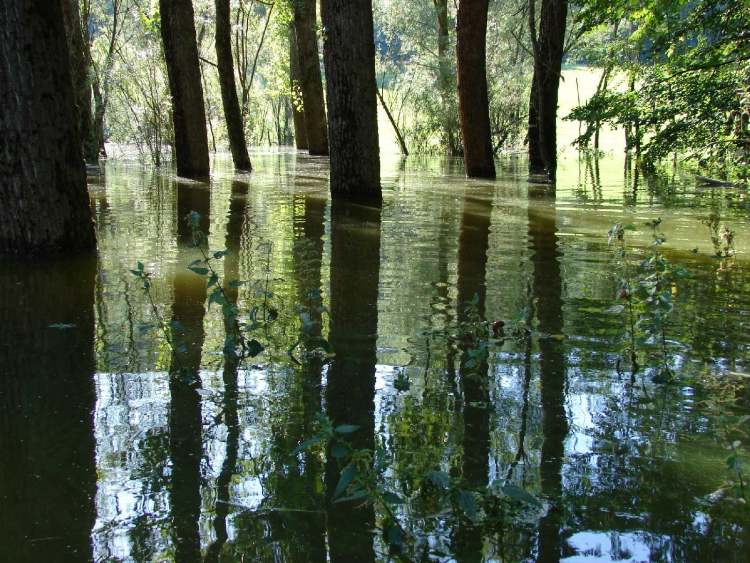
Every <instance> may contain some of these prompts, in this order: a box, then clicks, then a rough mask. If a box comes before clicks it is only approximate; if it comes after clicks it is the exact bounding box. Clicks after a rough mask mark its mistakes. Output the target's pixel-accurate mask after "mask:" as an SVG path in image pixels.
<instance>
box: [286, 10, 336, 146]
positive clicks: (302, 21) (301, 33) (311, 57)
mask: <svg viewBox="0 0 750 563" xmlns="http://www.w3.org/2000/svg"><path fill="white" fill-rule="evenodd" d="M293 4H294V31H295V33H296V35H297V60H298V62H299V71H300V75H299V76H300V85H301V87H302V100H303V111H304V112H305V129H306V131H307V144H308V150H309V151H310V154H317V155H327V154H328V128H327V125H326V112H325V106H324V101H323V80H322V79H321V76H320V60H319V58H318V34H317V31H316V27H317V23H316V11H315V4H316V0H295V1H294V2H293Z"/></svg>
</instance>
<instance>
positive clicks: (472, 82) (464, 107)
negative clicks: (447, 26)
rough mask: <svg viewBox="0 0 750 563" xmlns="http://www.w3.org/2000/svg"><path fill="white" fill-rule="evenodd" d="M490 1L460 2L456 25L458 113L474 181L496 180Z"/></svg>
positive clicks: (467, 162) (470, 0)
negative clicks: (489, 66) (490, 86)
mask: <svg viewBox="0 0 750 563" xmlns="http://www.w3.org/2000/svg"><path fill="white" fill-rule="evenodd" d="M488 8H489V0H460V2H459V4H458V22H457V25H456V53H457V75H458V111H459V119H460V122H461V135H462V136H463V143H464V164H465V165H466V175H467V176H469V177H470V178H494V177H495V161H494V159H493V155H492V138H491V133H490V107H489V99H488V94H487V69H486V66H487V65H486V53H487V45H486V35H487V10H488Z"/></svg>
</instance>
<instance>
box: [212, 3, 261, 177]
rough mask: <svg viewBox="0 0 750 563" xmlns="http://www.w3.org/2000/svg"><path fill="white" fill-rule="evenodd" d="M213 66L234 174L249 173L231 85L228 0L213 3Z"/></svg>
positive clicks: (232, 77) (233, 85) (232, 63)
mask: <svg viewBox="0 0 750 563" xmlns="http://www.w3.org/2000/svg"><path fill="white" fill-rule="evenodd" d="M216 66H217V67H218V69H219V85H220V86H221V102H222V104H223V106H224V119H226V122H227V135H228V137H229V148H230V150H231V151H232V160H233V161H234V167H235V168H236V169H237V170H245V171H247V172H250V171H251V170H252V169H253V167H252V165H251V164H250V156H249V155H248V154H247V143H246V142H245V131H244V128H243V124H242V113H241V111H240V102H239V100H238V99H237V85H236V84H235V81H234V62H233V60H232V24H231V22H230V20H229V0H216Z"/></svg>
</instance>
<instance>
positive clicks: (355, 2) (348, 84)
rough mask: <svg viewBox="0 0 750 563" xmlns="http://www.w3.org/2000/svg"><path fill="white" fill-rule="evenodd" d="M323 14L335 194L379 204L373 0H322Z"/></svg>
mask: <svg viewBox="0 0 750 563" xmlns="http://www.w3.org/2000/svg"><path fill="white" fill-rule="evenodd" d="M322 14H323V25H324V26H325V29H326V40H325V46H324V54H325V65H326V86H327V92H328V123H329V126H330V128H329V129H330V130H329V132H330V145H331V196H332V197H334V198H349V199H358V200H362V201H369V202H373V203H375V204H377V205H380V203H381V202H382V195H381V192H380V149H379V145H378V108H377V99H376V97H375V89H376V88H377V85H376V83H375V44H374V42H373V23H372V0H324V1H323V3H322ZM308 130H309V129H308Z"/></svg>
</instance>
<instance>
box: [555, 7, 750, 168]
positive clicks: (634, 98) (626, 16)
mask: <svg viewBox="0 0 750 563" xmlns="http://www.w3.org/2000/svg"><path fill="white" fill-rule="evenodd" d="M579 21H580V22H581V24H582V26H583V28H584V29H585V30H586V31H587V33H588V38H589V39H591V38H594V37H602V35H604V34H607V35H611V40H610V42H609V46H608V47H600V48H597V47H595V46H593V45H592V42H589V43H588V44H587V45H585V46H584V47H582V49H581V51H580V53H579V55H580V56H582V57H583V58H584V59H585V60H586V61H587V62H588V63H589V64H594V65H598V66H601V67H603V68H616V69H619V70H621V71H624V74H625V75H626V76H627V78H628V87H627V88H625V89H623V88H622V87H621V86H619V85H614V86H613V87H612V88H610V89H609V90H604V91H601V92H597V94H596V95H595V96H593V97H592V98H591V99H590V100H588V101H587V102H586V103H585V104H583V105H581V106H580V107H578V108H576V109H575V110H574V111H573V112H572V113H571V114H570V115H569V116H568V119H576V120H581V121H584V122H586V123H587V124H589V127H588V129H587V131H586V132H585V133H584V134H583V135H582V136H581V137H580V138H579V139H578V143H579V144H581V145H585V144H586V143H588V141H589V139H590V136H591V131H592V130H593V129H594V127H593V126H594V124H598V123H602V122H608V123H610V124H613V125H617V126H623V127H625V128H626V132H627V134H628V137H629V139H628V142H629V148H631V149H633V150H635V151H636V152H637V153H638V154H639V156H641V157H642V159H643V161H644V163H645V164H647V165H653V164H655V163H657V162H658V161H660V160H662V159H664V158H666V157H667V156H669V155H670V154H675V153H676V154H680V155H682V156H684V158H686V159H687V160H688V161H691V162H694V163H695V164H697V165H698V166H700V167H703V168H708V169H716V170H719V171H723V172H724V173H731V174H734V175H736V176H738V177H746V174H747V170H746V166H747V164H748V163H749V162H750V133H749V130H748V118H747V117H743V115H745V112H746V111H747V108H748V88H749V87H750V74H749V73H748V69H749V66H748V61H750V37H748V35H747V31H746V30H747V29H749V28H750V10H748V9H747V5H746V3H745V2H744V1H743V0H728V1H727V2H719V3H717V2H713V1H711V0H701V1H698V2H685V1H683V0H651V1H649V2H645V3H644V2H633V1H631V0H618V1H616V2H599V1H592V2H586V3H584V4H583V8H582V10H581V12H580V14H579ZM584 43H585V42H584Z"/></svg>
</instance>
